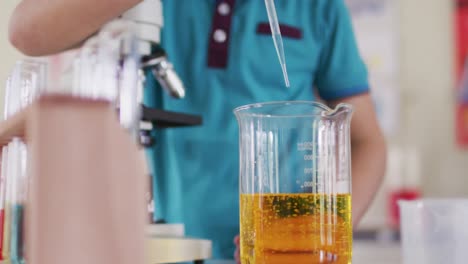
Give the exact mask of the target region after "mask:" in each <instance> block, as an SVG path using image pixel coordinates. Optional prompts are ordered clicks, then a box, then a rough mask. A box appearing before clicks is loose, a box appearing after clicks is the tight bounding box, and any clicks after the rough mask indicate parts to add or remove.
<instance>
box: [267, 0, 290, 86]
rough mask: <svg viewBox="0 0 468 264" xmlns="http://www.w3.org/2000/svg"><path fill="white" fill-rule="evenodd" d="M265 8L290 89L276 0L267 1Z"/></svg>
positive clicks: (286, 82)
mask: <svg viewBox="0 0 468 264" xmlns="http://www.w3.org/2000/svg"><path fill="white" fill-rule="evenodd" d="M265 6H266V10H267V13H268V20H269V21H270V28H271V36H272V37H273V43H274V44H275V48H276V53H277V54H278V59H279V62H280V64H281V70H282V71H283V77H284V82H285V84H286V87H289V78H288V71H287V69H286V59H285V58H284V48H283V39H282V38H281V31H280V27H279V23H278V16H277V15H276V8H275V2H274V0H265Z"/></svg>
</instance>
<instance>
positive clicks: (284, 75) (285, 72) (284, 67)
mask: <svg viewBox="0 0 468 264" xmlns="http://www.w3.org/2000/svg"><path fill="white" fill-rule="evenodd" d="M281 69H282V70H283V77H284V84H285V85H286V88H289V78H288V71H287V70H286V64H281Z"/></svg>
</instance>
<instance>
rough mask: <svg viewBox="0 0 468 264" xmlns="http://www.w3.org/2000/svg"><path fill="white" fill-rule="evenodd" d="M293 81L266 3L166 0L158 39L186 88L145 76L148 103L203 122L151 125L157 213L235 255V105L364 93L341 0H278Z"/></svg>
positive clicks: (224, 254) (221, 253)
mask: <svg viewBox="0 0 468 264" xmlns="http://www.w3.org/2000/svg"><path fill="white" fill-rule="evenodd" d="M275 3H276V9H277V13H278V17H279V21H280V23H281V31H282V34H283V42H284V51H285V56H286V62H287V67H288V73H289V79H290V82H291V87H290V88H286V87H285V86H284V80H283V75H282V72H281V67H280V65H279V63H278V58H277V55H276V51H275V48H274V46H273V40H272V38H271V35H270V30H269V24H268V17H267V13H266V11H265V6H264V1H260V0H219V1H216V0H196V1H194V0H165V1H163V7H164V29H163V33H162V46H163V47H164V48H165V50H166V52H167V54H168V56H169V59H170V61H172V63H173V64H174V67H175V70H176V71H177V72H178V74H179V76H180V77H181V79H182V81H183V82H184V84H185V87H186V97H185V98H184V99H182V100H178V99H173V98H171V97H170V96H168V95H166V94H165V92H164V91H162V89H161V88H160V87H158V85H157V84H156V82H155V80H154V79H153V78H152V77H151V76H150V75H148V76H147V77H148V81H147V83H148V87H146V89H145V103H146V104H147V105H149V106H153V107H160V108H163V109H165V110H170V111H178V112H184V113H191V114H198V115H201V116H202V117H203V125H202V126H198V127H190V128H170V129H166V130H158V131H156V132H155V138H156V141H157V143H156V145H155V147H153V148H152V149H151V150H150V151H149V156H148V158H149V161H150V162H149V163H150V165H151V166H150V169H151V171H152V173H153V175H154V179H153V182H154V186H153V189H154V193H155V204H156V208H155V211H156V215H157V218H164V219H165V220H166V221H168V222H172V223H184V224H185V228H186V234H187V235H188V236H193V237H199V238H206V239H210V240H212V241H213V250H214V252H213V253H214V257H215V258H232V257H233V253H234V245H233V242H232V241H233V238H234V236H235V235H237V234H239V196H238V188H239V183H238V177H239V159H238V155H239V154H238V153H239V150H238V126H237V123H236V120H235V117H234V115H233V113H232V110H233V109H234V108H235V107H237V106H240V105H244V104H251V103H256V102H265V101H284V100H316V99H317V96H320V98H322V99H324V100H336V99H342V98H346V97H350V96H353V95H357V94H362V93H366V92H367V91H368V82H367V72H366V67H365V65H364V63H363V61H362V60H361V58H360V56H359V53H358V50H357V47H356V42H355V38H354V35H353V31H352V26H351V22H350V17H349V14H348V11H347V9H346V7H345V4H344V3H343V0H276V1H275Z"/></svg>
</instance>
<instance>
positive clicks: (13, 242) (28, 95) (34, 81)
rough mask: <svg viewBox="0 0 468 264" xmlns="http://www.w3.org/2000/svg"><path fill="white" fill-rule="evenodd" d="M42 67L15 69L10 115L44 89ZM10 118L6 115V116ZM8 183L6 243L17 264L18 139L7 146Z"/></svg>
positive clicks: (22, 170) (20, 255)
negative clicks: (12, 103)
mask: <svg viewBox="0 0 468 264" xmlns="http://www.w3.org/2000/svg"><path fill="white" fill-rule="evenodd" d="M45 66H46V65H45V64H44V63H41V62H37V61H20V62H18V63H17V64H16V65H15V70H14V72H13V78H12V83H11V91H10V93H9V94H11V95H12V96H13V97H12V98H11V99H12V100H13V101H14V103H15V104H16V106H15V107H12V108H11V110H12V112H11V113H15V112H16V111H18V110H20V109H22V108H25V107H27V106H28V105H29V104H31V103H32V102H33V100H34V99H35V98H37V97H38V95H39V93H40V89H42V88H43V87H45V72H46V71H45ZM9 114H10V112H9ZM7 168H8V172H9V173H8V177H9V179H8V181H9V182H10V185H7V186H8V187H9V188H10V192H7V193H9V196H8V197H9V201H10V202H11V203H10V204H9V206H8V208H9V214H8V220H9V221H10V222H9V225H8V226H6V228H8V229H9V230H7V231H10V235H9V236H7V237H8V238H9V242H10V248H9V253H10V254H9V257H10V261H11V262H12V263H13V264H15V263H21V262H23V261H24V252H23V251H24V244H23V221H24V219H23V215H24V205H25V203H26V200H27V190H28V177H27V148H26V144H24V142H22V141H21V140H20V139H19V138H14V139H13V140H12V142H10V144H9V151H8V167H7Z"/></svg>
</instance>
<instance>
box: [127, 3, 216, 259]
mask: <svg viewBox="0 0 468 264" xmlns="http://www.w3.org/2000/svg"><path fill="white" fill-rule="evenodd" d="M119 19H122V20H125V21H130V22H131V23H132V24H133V25H134V27H133V31H134V32H133V34H134V35H135V38H136V40H137V41H136V45H135V46H136V47H135V48H134V49H135V50H136V52H137V53H138V55H139V57H140V58H141V62H140V70H139V76H140V77H139V78H140V80H139V85H140V86H141V87H140V89H139V90H140V91H141V90H142V89H141V88H143V87H144V86H145V73H147V72H148V71H149V72H151V74H152V75H153V76H154V77H155V79H156V80H157V81H158V83H159V84H160V86H161V88H162V89H163V90H164V91H165V92H167V93H168V94H169V95H170V96H172V97H174V98H178V99H181V100H182V99H183V98H184V96H185V89H186V88H185V87H184V84H183V82H182V81H181V80H180V78H179V76H178V75H177V73H176V72H175V71H174V68H173V66H172V64H171V63H170V61H169V59H168V56H167V54H166V53H165V51H164V49H163V48H162V47H161V46H160V45H159V44H160V42H161V29H162V27H163V8H162V3H161V0H144V1H143V2H141V3H140V4H138V5H136V6H135V7H133V8H132V9H130V10H128V11H127V12H125V13H124V14H122V15H121V16H120V17H119ZM138 100H139V102H140V103H141V106H142V108H141V109H142V112H141V122H140V137H139V141H140V144H141V145H142V146H144V147H151V146H153V145H154V144H157V142H155V140H154V139H153V138H152V136H151V131H152V130H153V129H155V128H158V129H167V128H171V127H183V126H195V125H201V123H202V119H201V117H200V116H197V115H192V114H187V113H176V112H169V111H165V110H163V109H154V108H149V107H147V106H145V105H143V104H142V96H141V95H140V96H139V98H138ZM149 178H151V177H149ZM151 193H152V188H150V194H149V199H148V200H149V208H148V209H149V218H150V219H151V221H150V225H149V226H148V230H147V235H148V244H149V245H148V247H147V249H148V258H149V260H151V263H177V262H187V261H193V262H194V263H203V260H205V259H208V258H210V257H211V241H209V240H204V239H194V238H186V237H184V226H183V224H173V223H170V224H167V223H165V222H164V221H163V220H161V221H159V222H155V221H153V218H154V217H153V215H152V212H151V209H152V208H151V207H152V202H153V201H152V197H153V195H152V194H151Z"/></svg>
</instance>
